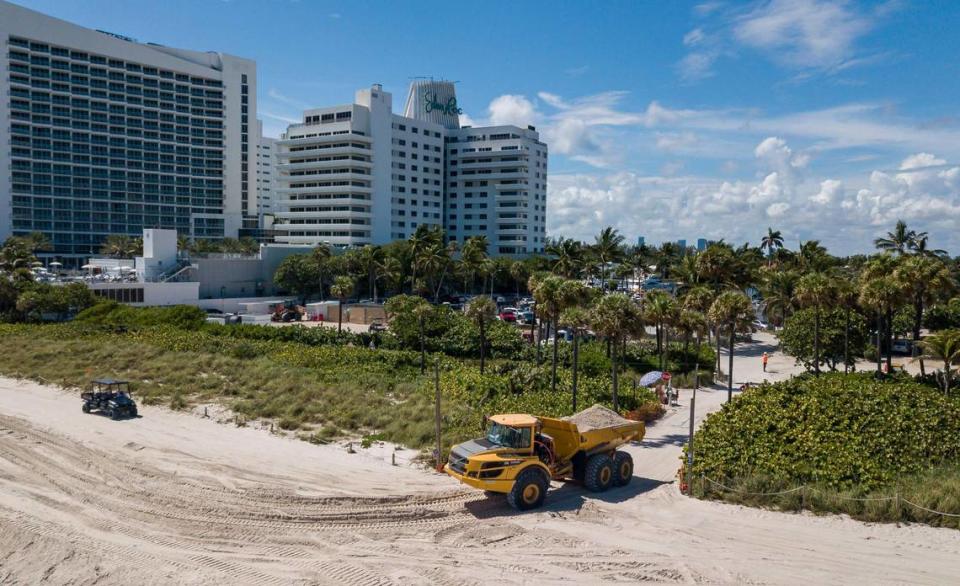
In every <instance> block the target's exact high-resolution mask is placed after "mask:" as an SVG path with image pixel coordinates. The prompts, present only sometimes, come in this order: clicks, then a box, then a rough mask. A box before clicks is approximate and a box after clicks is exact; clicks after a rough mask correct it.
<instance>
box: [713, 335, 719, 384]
mask: <svg viewBox="0 0 960 586" xmlns="http://www.w3.org/2000/svg"><path fill="white" fill-rule="evenodd" d="M714 337H715V338H716V339H717V373H716V376H719V375H720V326H717V327H716V334H715V336H714Z"/></svg>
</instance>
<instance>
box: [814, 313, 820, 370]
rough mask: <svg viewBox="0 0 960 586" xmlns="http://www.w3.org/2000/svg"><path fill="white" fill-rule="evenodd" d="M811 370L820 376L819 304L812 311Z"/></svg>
mask: <svg viewBox="0 0 960 586" xmlns="http://www.w3.org/2000/svg"><path fill="white" fill-rule="evenodd" d="M813 372H814V374H815V375H817V376H820V306H819V305H818V306H817V307H816V309H815V310H814V312H813Z"/></svg>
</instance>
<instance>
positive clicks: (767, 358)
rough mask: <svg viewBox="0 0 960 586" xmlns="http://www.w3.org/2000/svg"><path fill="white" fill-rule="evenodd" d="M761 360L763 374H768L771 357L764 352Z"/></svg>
mask: <svg viewBox="0 0 960 586" xmlns="http://www.w3.org/2000/svg"><path fill="white" fill-rule="evenodd" d="M761 360H762V361H763V372H767V360H770V356H769V355H768V354H767V353H766V352H764V353H763V358H761Z"/></svg>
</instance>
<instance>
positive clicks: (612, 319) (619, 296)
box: [590, 293, 643, 411]
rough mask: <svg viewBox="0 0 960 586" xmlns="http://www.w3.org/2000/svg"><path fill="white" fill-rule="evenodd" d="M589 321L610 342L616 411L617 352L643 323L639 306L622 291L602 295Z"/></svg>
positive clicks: (617, 408) (618, 404)
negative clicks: (631, 333) (632, 332)
mask: <svg viewBox="0 0 960 586" xmlns="http://www.w3.org/2000/svg"><path fill="white" fill-rule="evenodd" d="M590 321H591V323H592V325H593V329H594V331H596V332H597V333H598V334H600V335H601V336H604V337H605V338H606V339H607V341H609V342H610V346H611V349H610V370H611V375H612V389H613V395H612V399H613V410H614V411H618V410H619V408H620V403H619V400H618V397H617V394H618V393H617V391H618V388H619V385H618V383H619V378H618V371H617V352H618V350H619V348H620V346H621V343H622V342H625V341H626V338H627V336H628V335H629V334H630V332H631V331H635V330H636V329H637V327H638V324H642V323H643V319H642V316H641V312H640V308H639V307H638V306H637V304H635V303H634V302H633V301H632V300H631V299H630V297H629V296H627V295H625V294H623V293H612V294H610V295H604V296H603V297H601V298H600V299H598V300H597V302H596V303H595V304H594V306H593V310H592V311H591V320H590Z"/></svg>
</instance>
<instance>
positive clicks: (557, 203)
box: [547, 137, 960, 253]
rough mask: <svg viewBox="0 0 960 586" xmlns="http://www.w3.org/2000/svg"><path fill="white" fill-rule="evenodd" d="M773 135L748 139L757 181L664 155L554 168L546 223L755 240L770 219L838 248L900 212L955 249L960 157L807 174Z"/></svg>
mask: <svg viewBox="0 0 960 586" xmlns="http://www.w3.org/2000/svg"><path fill="white" fill-rule="evenodd" d="M770 138H771V139H772V140H771V139H766V140H764V141H762V142H761V143H760V144H759V145H757V147H756V148H755V149H754V154H755V155H756V157H757V159H756V160H757V163H758V164H759V165H760V166H761V167H762V168H764V169H765V171H764V172H763V173H762V176H761V178H760V179H758V180H756V181H720V180H717V179H714V178H705V177H697V176H673V174H674V173H677V172H679V171H681V170H682V169H681V168H680V167H679V166H678V165H672V164H670V163H667V164H665V165H664V167H663V169H661V175H658V176H644V175H641V174H637V173H629V172H614V173H610V174H606V175H603V174H599V175H590V174H578V175H564V174H556V173H555V174H554V175H553V176H552V177H551V180H550V184H549V198H550V207H549V208H548V212H547V228H548V232H549V233H550V234H551V235H552V236H570V237H574V238H580V239H585V240H589V239H592V238H593V236H594V235H595V234H596V233H597V232H598V231H599V230H600V229H601V228H602V227H604V226H608V225H609V226H614V227H615V228H617V229H619V230H620V231H621V232H622V233H624V234H625V235H626V236H627V238H628V239H629V240H633V239H635V238H636V236H638V235H643V236H645V237H646V238H647V241H648V242H660V241H665V240H676V239H677V238H687V239H691V238H697V237H705V238H710V239H719V238H724V239H725V240H726V241H727V242H732V243H737V244H739V243H741V242H744V241H749V242H753V243H754V244H756V243H757V241H758V239H759V237H760V236H761V234H760V232H762V228H763V227H765V226H768V225H772V226H774V227H775V228H777V229H781V230H783V232H784V236H785V237H786V238H787V240H788V241H789V242H797V241H799V240H809V239H817V240H820V241H821V242H823V243H824V244H825V245H826V246H828V247H829V248H830V249H831V250H834V251H836V252H838V253H853V252H865V251H869V250H870V249H871V248H872V241H873V238H874V237H876V236H877V235H879V234H881V233H882V232H884V231H886V230H889V229H890V227H892V226H893V224H894V223H895V222H896V221H897V220H898V219H903V220H905V221H907V223H908V224H909V225H910V227H911V228H914V229H917V230H926V231H929V232H930V233H931V236H932V238H933V240H934V241H933V244H934V245H935V246H936V247H938V248H946V249H948V250H951V251H953V252H954V253H956V252H957V251H958V250H960V232H958V231H957V230H956V226H957V225H960V189H958V185H957V181H958V180H960V165H949V164H945V163H943V162H942V161H943V160H944V159H942V158H939V157H935V156H933V155H930V154H928V153H916V154H914V155H910V156H908V157H906V158H905V159H904V160H903V162H902V164H901V169H904V170H906V172H899V173H897V172H894V173H888V172H884V171H873V172H868V173H866V174H858V175H854V176H850V177H845V178H843V179H839V178H819V179H817V180H812V179H809V180H808V179H806V178H805V177H804V174H799V173H794V174H792V175H790V174H788V175H784V174H782V173H781V172H780V171H778V170H777V167H783V166H784V165H786V166H787V167H790V161H791V160H792V159H793V158H795V157H796V153H795V151H793V150H792V149H791V147H790V146H789V144H787V143H786V141H783V140H782V139H779V140H778V139H776V137H770ZM809 172H810V170H809V169H808V170H806V173H809ZM848 186H852V188H848Z"/></svg>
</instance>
